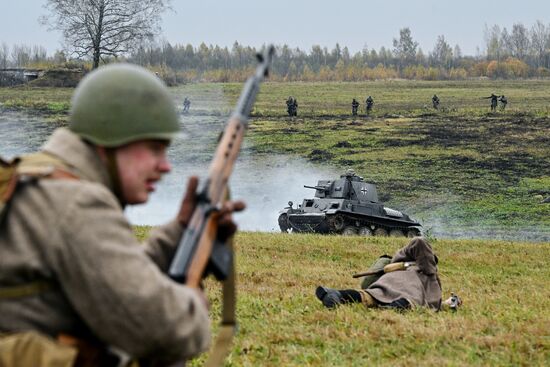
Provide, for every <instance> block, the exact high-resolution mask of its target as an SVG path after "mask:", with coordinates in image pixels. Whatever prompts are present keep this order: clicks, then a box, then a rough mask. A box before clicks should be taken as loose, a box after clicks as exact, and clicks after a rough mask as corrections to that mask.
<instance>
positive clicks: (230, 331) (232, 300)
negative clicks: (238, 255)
mask: <svg viewBox="0 0 550 367" xmlns="http://www.w3.org/2000/svg"><path fill="white" fill-rule="evenodd" d="M226 246H228V247H230V248H231V250H232V249H233V238H231V239H229V240H227V243H226ZM236 299H237V297H236V289H235V263H234V259H233V265H232V266H231V270H230V272H229V274H228V276H227V279H225V280H224V282H223V285H222V302H223V303H222V320H221V323H220V330H219V332H218V336H217V337H216V341H215V342H214V347H213V348H212V351H211V352H210V354H209V355H208V359H207V360H206V362H205V364H204V366H205V367H216V366H221V365H223V362H224V360H225V357H227V355H228V354H229V352H230V349H231V345H232V343H231V342H232V340H233V336H234V335H235V333H236V332H237V321H236V316H235V305H236Z"/></svg>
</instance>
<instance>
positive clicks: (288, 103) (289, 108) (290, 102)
mask: <svg viewBox="0 0 550 367" xmlns="http://www.w3.org/2000/svg"><path fill="white" fill-rule="evenodd" d="M293 106H294V99H293V98H292V96H289V97H288V99H287V100H286V112H287V113H288V115H289V116H292V109H293Z"/></svg>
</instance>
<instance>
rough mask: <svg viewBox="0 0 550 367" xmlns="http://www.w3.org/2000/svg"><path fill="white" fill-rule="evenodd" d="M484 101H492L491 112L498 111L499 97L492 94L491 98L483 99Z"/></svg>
mask: <svg viewBox="0 0 550 367" xmlns="http://www.w3.org/2000/svg"><path fill="white" fill-rule="evenodd" d="M483 99H490V100H491V112H495V111H496V110H497V103H498V96H497V95H495V94H494V93H491V95H490V96H489V97H483Z"/></svg>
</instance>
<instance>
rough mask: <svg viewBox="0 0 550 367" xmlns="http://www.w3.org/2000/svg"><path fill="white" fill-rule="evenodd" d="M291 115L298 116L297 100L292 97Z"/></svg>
mask: <svg viewBox="0 0 550 367" xmlns="http://www.w3.org/2000/svg"><path fill="white" fill-rule="evenodd" d="M292 116H298V100H297V99H296V98H294V102H293V103H292Z"/></svg>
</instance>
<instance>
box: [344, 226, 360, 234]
mask: <svg viewBox="0 0 550 367" xmlns="http://www.w3.org/2000/svg"><path fill="white" fill-rule="evenodd" d="M342 235H344V236H355V235H357V228H355V227H352V226H346V227H344V229H343V230H342Z"/></svg>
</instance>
